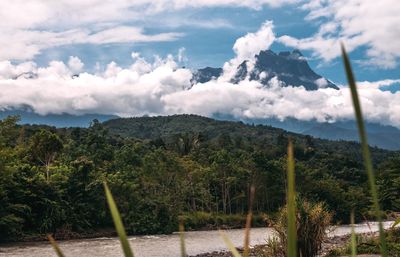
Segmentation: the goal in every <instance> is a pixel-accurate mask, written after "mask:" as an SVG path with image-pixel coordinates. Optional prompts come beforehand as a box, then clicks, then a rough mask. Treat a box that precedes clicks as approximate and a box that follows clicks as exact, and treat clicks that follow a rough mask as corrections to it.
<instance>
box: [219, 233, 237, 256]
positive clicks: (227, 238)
mask: <svg viewBox="0 0 400 257" xmlns="http://www.w3.org/2000/svg"><path fill="white" fill-rule="evenodd" d="M219 234H220V235H221V237H222V239H223V240H224V242H225V244H226V246H228V248H229V251H231V253H232V255H233V257H242V256H241V255H240V253H239V252H238V250H237V249H236V247H235V246H234V245H233V243H232V241H231V240H230V239H229V237H228V236H227V235H226V234H225V233H224V232H222V231H221V230H219Z"/></svg>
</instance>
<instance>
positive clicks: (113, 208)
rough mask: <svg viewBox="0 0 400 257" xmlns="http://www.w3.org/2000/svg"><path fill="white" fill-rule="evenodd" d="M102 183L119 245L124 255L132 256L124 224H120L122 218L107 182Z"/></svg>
mask: <svg viewBox="0 0 400 257" xmlns="http://www.w3.org/2000/svg"><path fill="white" fill-rule="evenodd" d="M103 184H104V191H105V193H106V198H107V203H108V206H109V208H110V212H111V216H112V218H113V220H114V225H115V229H116V230H117V233H118V237H119V240H120V241H121V246H122V250H123V252H124V255H125V257H133V253H132V250H131V247H130V245H129V242H128V239H127V237H126V233H125V228H124V225H123V224H122V220H121V217H120V215H119V211H118V208H117V205H116V204H115V201H114V198H113V196H112V194H111V191H110V189H109V188H108V186H107V183H106V182H103Z"/></svg>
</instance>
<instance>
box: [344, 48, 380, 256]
mask: <svg viewBox="0 0 400 257" xmlns="http://www.w3.org/2000/svg"><path fill="white" fill-rule="evenodd" d="M341 49H342V56H343V62H344V66H345V70H346V75H347V80H348V82H349V87H350V91H351V97H352V100H353V106H354V111H355V114H356V119H357V126H358V132H359V136H360V141H361V147H362V154H363V158H364V165H365V169H366V170H367V175H368V182H369V186H370V190H371V195H372V203H373V207H374V211H375V215H376V217H377V219H378V222H379V238H380V242H381V251H382V256H383V257H387V247H386V240H385V231H384V229H383V224H382V214H381V211H380V207H379V202H378V192H377V189H376V184H375V174H374V171H373V166H372V160H371V154H370V151H369V146H368V141H367V134H366V131H365V126H364V120H363V117H362V112H361V105H360V101H359V98H358V93H357V86H356V82H355V79H354V75H353V71H352V69H351V64H350V60H349V57H348V56H347V53H346V50H345V49H344V46H343V44H342V45H341Z"/></svg>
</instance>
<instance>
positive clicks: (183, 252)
mask: <svg viewBox="0 0 400 257" xmlns="http://www.w3.org/2000/svg"><path fill="white" fill-rule="evenodd" d="M184 231H185V227H184V226H183V222H182V221H181V222H179V238H180V242H181V256H182V257H186V256H187V254H186V247H185V234H184V233H185V232H184Z"/></svg>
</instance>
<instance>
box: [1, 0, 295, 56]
mask: <svg viewBox="0 0 400 257" xmlns="http://www.w3.org/2000/svg"><path fill="white" fill-rule="evenodd" d="M297 1H298V0H221V1H213V0H194V1H183V0H173V1H165V0H158V1H150V0H114V1H100V0H68V1H67V0H58V1H45V0H27V1H24V0H13V1H0V17H1V23H0V45H1V48H0V60H31V59H33V58H34V57H35V56H36V55H38V54H40V53H41V52H42V51H43V50H44V49H47V48H52V47H57V46H63V45H70V44H85V43H89V44H110V43H136V42H151V41H153V42H154V41H157V42H160V41H171V40H176V39H177V38H179V37H180V36H182V35H183V34H181V33H176V32H167V33H158V34H147V33H145V32H144V31H143V28H142V27H141V26H140V25H138V24H137V23H135V22H138V21H141V22H142V24H146V22H147V21H148V20H149V19H155V18H154V17H156V15H158V16H157V20H158V21H159V20H160V17H159V16H161V14H160V13H169V14H171V13H173V12H175V11H180V10H183V9H190V8H206V7H221V6H223V7H246V8H251V9H260V8H261V7H263V6H265V5H268V6H272V7H277V6H281V5H283V4H287V3H293V2H297ZM170 16H171V17H173V16H174V15H170ZM161 20H163V19H161ZM126 24H130V25H126ZM135 24H136V25H135ZM164 26H170V27H179V26H194V27H204V28H217V27H231V26H232V25H231V24H230V23H229V22H227V21H226V20H224V19H209V20H202V19H194V18H193V17H191V18H188V19H178V18H176V19H175V21H174V20H168V19H166V20H165V24H164Z"/></svg>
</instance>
